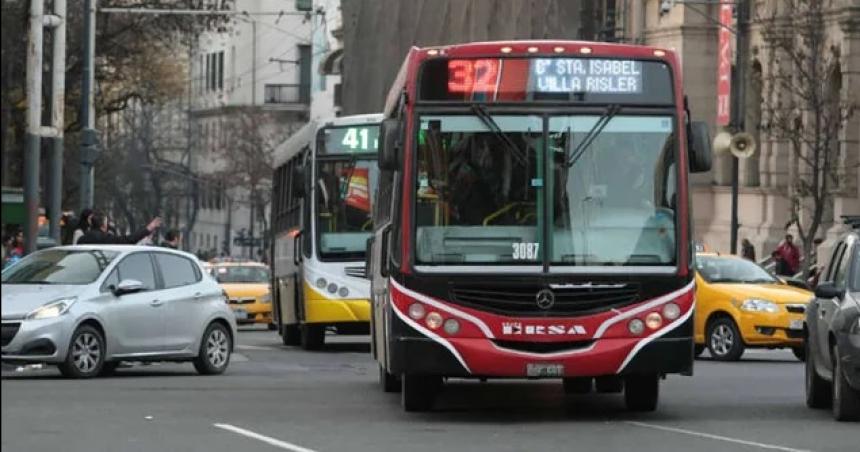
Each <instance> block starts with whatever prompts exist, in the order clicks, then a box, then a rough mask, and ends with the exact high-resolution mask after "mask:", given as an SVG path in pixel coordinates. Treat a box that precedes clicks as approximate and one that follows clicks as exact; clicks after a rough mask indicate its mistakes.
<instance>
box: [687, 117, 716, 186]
mask: <svg viewBox="0 0 860 452" xmlns="http://www.w3.org/2000/svg"><path fill="white" fill-rule="evenodd" d="M688 132H689V134H690V136H689V137H687V139H688V141H689V150H690V152H689V158H690V172H692V173H704V172H708V171H710V170H711V160H712V159H711V132H710V130H709V129H708V124H707V123H704V122H702V121H693V122H692V124H690V127H689V129H688Z"/></svg>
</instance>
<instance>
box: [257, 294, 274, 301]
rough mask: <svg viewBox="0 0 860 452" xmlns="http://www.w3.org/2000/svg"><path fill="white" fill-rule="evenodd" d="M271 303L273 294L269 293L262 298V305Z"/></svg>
mask: <svg viewBox="0 0 860 452" xmlns="http://www.w3.org/2000/svg"><path fill="white" fill-rule="evenodd" d="M271 302H272V294H271V293H267V294H266V295H263V296H262V297H260V303H271Z"/></svg>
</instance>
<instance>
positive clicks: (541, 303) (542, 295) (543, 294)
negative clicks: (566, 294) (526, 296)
mask: <svg viewBox="0 0 860 452" xmlns="http://www.w3.org/2000/svg"><path fill="white" fill-rule="evenodd" d="M535 301H537V306H538V307H539V308H541V309H543V310H547V309H550V308H552V305H554V304H555V294H554V293H552V291H551V290H549V289H543V290H541V291H540V292H538V293H537V295H535Z"/></svg>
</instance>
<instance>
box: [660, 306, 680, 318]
mask: <svg viewBox="0 0 860 452" xmlns="http://www.w3.org/2000/svg"><path fill="white" fill-rule="evenodd" d="M680 316H681V308H680V307H679V306H678V305H676V304H675V303H666V305H665V306H663V317H666V319H667V320H675V319H677V318H678V317H680Z"/></svg>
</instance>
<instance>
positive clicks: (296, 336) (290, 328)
mask: <svg viewBox="0 0 860 452" xmlns="http://www.w3.org/2000/svg"><path fill="white" fill-rule="evenodd" d="M281 342H282V343H283V344H284V345H301V343H302V336H301V333H300V332H299V326H298V325H295V324H293V325H282V326H281Z"/></svg>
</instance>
